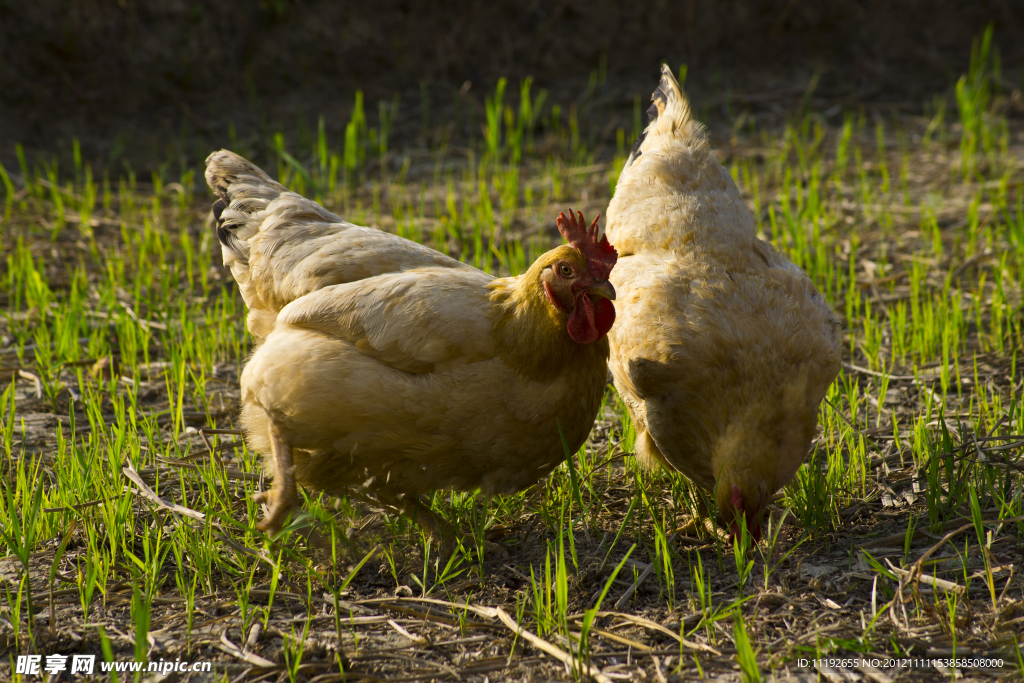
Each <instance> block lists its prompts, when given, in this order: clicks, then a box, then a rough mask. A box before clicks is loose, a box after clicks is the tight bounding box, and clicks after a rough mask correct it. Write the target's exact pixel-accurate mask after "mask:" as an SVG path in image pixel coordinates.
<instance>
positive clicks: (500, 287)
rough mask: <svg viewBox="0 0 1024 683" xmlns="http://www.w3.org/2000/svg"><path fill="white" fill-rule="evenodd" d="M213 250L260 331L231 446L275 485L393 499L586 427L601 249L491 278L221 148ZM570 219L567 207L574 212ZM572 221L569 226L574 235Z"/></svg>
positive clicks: (521, 465) (460, 483)
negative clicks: (263, 467) (257, 455)
mask: <svg viewBox="0 0 1024 683" xmlns="http://www.w3.org/2000/svg"><path fill="white" fill-rule="evenodd" d="M207 163H208V167H207V180H208V182H209V184H210V187H211V188H213V190H214V191H215V192H216V193H217V194H218V195H219V196H220V197H221V199H220V200H219V201H218V202H217V203H216V204H215V205H214V216H215V217H216V219H217V223H218V225H217V234H218V237H219V239H220V240H221V243H222V245H223V252H224V262H225V263H226V264H227V265H228V266H229V267H230V268H231V272H232V273H233V275H234V277H235V279H236V280H237V281H238V284H239V288H240V289H241V292H242V295H243V298H244V299H245V302H246V305H247V306H248V307H249V309H250V313H249V319H248V324H249V328H250V330H251V331H252V332H253V335H254V336H255V337H256V339H257V341H258V342H259V346H258V348H257V349H256V350H255V352H254V353H253V355H252V357H251V359H250V360H249V362H248V364H247V365H246V367H245V369H244V371H243V373H242V378H241V384H242V423H243V425H244V426H245V429H246V432H247V437H248V442H249V444H250V445H251V446H252V447H253V448H255V449H256V450H257V451H259V452H261V453H263V454H264V455H265V457H266V461H267V466H268V469H270V470H271V471H272V472H273V477H274V483H273V487H272V489H271V490H270V491H269V492H268V493H264V494H260V495H259V497H258V500H259V501H260V502H265V503H267V504H268V505H269V507H270V510H269V512H268V514H267V517H266V518H265V519H264V520H263V522H262V523H261V528H264V529H267V530H276V529H279V528H280V527H281V525H282V524H283V522H284V520H285V519H286V517H287V513H288V512H289V511H290V510H291V509H292V508H294V507H295V506H297V505H298V503H299V498H298V494H297V491H296V484H301V485H304V486H308V487H310V488H313V489H317V490H327V491H332V492H338V493H341V492H344V491H345V490H346V489H347V488H348V487H351V486H359V487H361V488H362V489H364V490H367V491H369V492H371V493H373V494H375V495H376V496H377V497H378V498H380V499H381V500H382V501H383V502H386V503H388V504H392V505H396V506H400V507H403V508H405V509H409V507H410V505H411V503H412V502H413V501H415V499H416V496H417V495H418V494H420V493H424V492H427V491H430V490H433V489H437V488H449V487H450V488H459V489H468V490H473V489H476V488H480V489H482V490H484V491H486V492H489V493H506V492H511V491H515V490H518V489H521V488H524V487H526V486H528V485H530V484H532V483H533V482H535V481H536V480H537V479H539V478H540V477H542V476H544V475H545V474H547V473H548V472H550V471H551V469H552V468H554V467H555V466H556V465H558V464H559V463H560V462H562V460H564V459H565V448H564V446H563V443H562V437H561V436H560V434H559V429H561V432H562V434H564V438H565V442H566V443H567V445H568V447H569V449H570V452H572V451H575V450H576V449H577V448H579V446H580V445H581V444H582V443H583V441H584V440H586V438H587V435H588V434H589V432H590V429H591V426H592V425H593V421H594V417H595V415H596V413H597V410H598V407H599V406H600V402H601V397H602V394H603V391H604V383H605V376H606V362H607V356H608V342H607V339H606V338H605V337H604V334H605V333H606V332H607V329H608V327H610V326H611V321H612V320H613V319H614V309H613V307H612V305H611V304H610V303H609V301H608V298H613V297H614V291H613V290H612V289H611V287H610V285H609V284H608V282H607V278H608V273H609V272H610V270H611V267H612V264H614V250H612V249H611V247H609V246H608V245H607V242H606V241H605V242H603V246H602V244H601V243H599V242H597V240H596V221H595V225H594V226H593V230H592V231H591V233H587V232H586V228H585V226H581V225H577V223H576V219H575V218H573V220H572V222H571V225H570V223H569V221H567V220H565V219H564V217H562V218H560V219H559V229H560V230H561V231H562V233H563V235H566V236H567V239H569V236H570V235H574V236H575V241H573V240H572V239H570V244H568V245H562V246H560V247H557V248H556V249H553V250H552V251H550V252H548V253H547V254H544V255H543V256H541V257H540V258H539V259H538V260H537V261H536V262H535V263H534V264H533V265H532V266H531V268H530V269H529V270H528V271H527V272H526V273H525V274H523V275H522V276H520V277H518V278H502V279H496V278H494V277H492V276H490V275H488V274H486V273H483V272H481V271H479V270H476V269H474V268H472V267H470V266H467V265H465V264H462V263H460V262H458V261H456V260H454V259H451V258H449V257H447V256H444V255H443V254H440V253H438V252H435V251H433V250H431V249H428V248H426V247H423V246H421V245H419V244H415V243H413V242H410V241H409V240H405V239H403V238H400V237H398V236H396V235H391V234H388V233H384V232H381V231H379V230H374V229H371V228H363V227H359V226H355V225H352V224H350V223H346V222H344V221H342V220H341V219H340V218H338V217H337V216H335V215H334V214H331V213H330V212H328V211H326V210H324V209H323V208H322V207H320V206H319V205H317V204H315V203H314V202H311V201H309V200H307V199H305V198H303V197H301V196H299V195H297V194H294V193H291V192H287V191H286V190H285V189H284V188H283V187H282V186H281V185H279V184H277V183H275V182H274V181H272V180H271V179H270V178H269V177H267V176H266V174H264V173H263V172H262V171H261V170H259V169H258V168H256V167H255V166H253V165H252V164H250V163H249V162H247V161H245V160H244V159H242V158H241V157H239V156H237V155H235V154H232V153H231V152H227V151H221V152H217V153H215V154H213V155H211V157H210V158H209V159H208V161H207ZM580 221H582V216H580ZM581 231H582V232H581Z"/></svg>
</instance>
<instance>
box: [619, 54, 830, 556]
mask: <svg viewBox="0 0 1024 683" xmlns="http://www.w3.org/2000/svg"><path fill="white" fill-rule="evenodd" d="M652 100H653V102H654V104H653V105H652V106H651V108H650V110H649V112H648V114H649V115H650V117H651V122H650V125H649V126H648V127H647V129H646V131H645V132H644V133H643V134H642V135H641V136H640V138H639V139H638V140H637V142H636V145H635V146H634V148H633V153H632V154H631V155H630V157H629V159H628V160H627V162H626V165H625V167H624V168H623V170H622V174H621V175H620V177H619V180H618V184H617V186H616V188H615V196H614V197H613V199H612V201H611V203H610V204H609V206H608V214H607V233H608V237H609V239H611V241H612V242H613V243H614V244H615V246H616V248H617V249H618V252H619V256H620V259H619V263H618V265H617V266H616V268H615V272H614V273H613V274H612V277H611V279H612V283H613V284H614V285H615V288H616V290H617V292H618V298H617V299H616V302H615V308H616V311H617V314H618V320H617V322H616V324H615V327H613V328H612V330H611V332H610V334H609V340H610V342H611V361H610V366H611V370H612V374H613V376H614V378H615V386H616V388H617V389H618V391H619V394H620V396H621V397H622V399H623V401H624V402H625V404H626V405H627V407H628V409H629V412H630V415H631V416H632V419H633V422H634V424H635V426H636V432H637V439H636V448H635V450H636V453H637V455H638V457H639V458H640V459H641V460H642V461H643V462H645V463H647V464H649V465H654V464H655V463H659V464H661V465H664V466H666V467H669V468H671V469H675V470H678V471H680V472H682V473H683V474H685V475H687V476H688V477H690V479H692V480H693V481H694V482H695V483H697V484H699V485H700V486H702V487H704V488H706V489H709V490H711V491H714V493H715V498H716V501H717V505H718V509H719V512H720V515H721V517H722V519H723V520H724V521H725V523H726V525H727V526H728V527H730V528H731V529H732V530H733V532H734V533H735V531H736V527H737V522H738V518H739V517H740V516H741V515H742V516H745V518H746V524H747V526H748V528H749V529H750V530H751V532H752V533H753V535H754V536H755V538H756V537H758V536H759V534H760V527H759V523H760V522H759V520H760V516H761V513H762V512H763V510H764V508H765V506H766V505H767V504H768V502H769V500H770V498H771V497H772V494H773V493H774V492H775V491H776V490H778V489H779V488H781V487H782V486H784V485H785V484H786V483H787V482H788V481H789V480H790V479H791V478H792V477H793V475H794V473H795V472H796V470H797V469H798V468H799V466H800V463H801V462H802V461H803V459H804V457H805V455H806V454H807V451H808V447H809V444H810V442H811V439H812V438H813V437H814V433H815V430H816V428H817V415H818V407H819V405H820V403H821V401H822V399H823V398H824V396H825V391H826V389H827V388H828V386H829V385H830V384H831V383H832V380H834V379H835V377H836V375H837V374H838V372H839V367H840V347H839V319H838V318H837V316H836V315H835V313H834V312H833V310H832V308H831V307H830V306H829V305H828V303H827V302H826V301H825V299H824V298H823V297H822V295H821V293H820V292H818V290H817V289H816V288H815V287H814V284H813V283H812V282H811V280H810V279H809V278H808V277H807V275H806V274H804V272H803V271H802V270H800V268H798V267H797V266H795V265H794V264H793V263H792V262H790V261H789V259H787V258H786V257H785V256H783V255H781V254H779V253H777V252H776V251H775V250H774V249H773V248H772V246H771V245H770V244H768V243H767V242H764V241H762V240H760V239H758V237H757V234H756V230H755V227H754V221H753V218H752V216H751V215H750V211H749V210H748V209H747V207H746V206H745V205H744V203H743V200H742V198H741V197H740V193H739V190H738V189H737V188H736V184H735V182H733V179H732V177H731V176H730V175H729V173H728V171H726V170H725V168H723V167H722V165H721V164H720V163H719V162H718V160H717V159H715V156H714V154H713V153H712V151H711V147H710V145H709V144H708V141H707V137H706V136H705V133H704V129H703V127H702V126H701V125H700V123H698V122H697V121H696V120H694V118H693V116H692V113H691V111H690V106H689V103H688V102H687V101H686V98H685V97H684V96H683V93H682V91H681V90H680V88H679V84H678V83H677V82H676V79H675V78H674V76H673V75H672V72H671V70H670V69H669V68H668V67H662V77H661V83H660V84H659V87H658V89H657V90H655V92H654V95H653V96H652Z"/></svg>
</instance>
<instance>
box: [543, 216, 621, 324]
mask: <svg viewBox="0 0 1024 683" xmlns="http://www.w3.org/2000/svg"><path fill="white" fill-rule="evenodd" d="M586 226H587V224H586V221H584V220H583V214H582V213H580V212H576V215H573V211H572V209H570V210H569V216H568V217H566V215H565V214H564V213H559V214H558V231H559V232H560V233H562V237H564V238H565V240H566V242H568V243H569V244H567V245H563V246H561V247H558V248H557V249H553V250H551V251H549V252H548V253H546V254H545V255H544V256H542V257H541V259H540V260H539V261H540V262H539V264H538V265H540V266H541V268H542V269H541V273H540V280H541V283H542V284H543V286H544V294H545V295H546V296H547V299H548V301H549V302H550V303H551V305H552V306H554V307H555V308H557V309H558V310H560V311H563V312H565V313H566V314H567V315H568V316H569V321H568V325H567V329H568V332H569V336H570V337H572V339H573V341H575V342H577V343H579V344H590V343H592V342H595V341H597V340H598V339H600V338H601V337H603V336H604V335H606V334H607V333H608V330H610V329H611V327H612V323H613V322H615V306H614V305H613V304H612V301H613V300H614V299H615V288H614V287H612V284H611V283H610V282H609V281H608V276H609V275H610V274H611V272H612V267H613V266H614V265H615V261H616V260H617V259H618V254H617V253H616V251H615V247H613V246H612V245H611V244H609V243H608V238H607V237H602V238H601V239H600V240H598V239H597V229H598V228H597V218H594V222H593V223H591V225H590V228H589V229H588V228H587V227H586Z"/></svg>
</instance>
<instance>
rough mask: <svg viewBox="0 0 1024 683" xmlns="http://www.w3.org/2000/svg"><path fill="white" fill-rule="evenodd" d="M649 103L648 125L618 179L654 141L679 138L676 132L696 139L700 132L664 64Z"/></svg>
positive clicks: (686, 103) (683, 97)
mask: <svg viewBox="0 0 1024 683" xmlns="http://www.w3.org/2000/svg"><path fill="white" fill-rule="evenodd" d="M651 102H652V104H651V106H650V108H649V109H648V110H647V118H648V121H649V123H648V124H647V128H645V129H644V130H643V132H642V133H640V135H638V136H637V138H636V142H634V143H633V149H632V150H631V151H630V153H629V158H628V159H626V164H625V165H624V166H623V167H622V173H621V174H620V177H622V175H625V173H626V171H627V170H628V169H629V167H630V166H632V165H633V162H634V161H636V160H637V159H638V158H640V156H641V155H642V154H643V153H644V151H648V150H649V149H651V147H652V146H653V145H654V144H656V143H655V138H658V137H660V136H662V135H666V134H667V135H672V136H675V135H679V131H681V133H682V135H683V136H684V137H694V138H695V137H697V136H699V135H701V134H702V132H703V129H704V128H703V126H701V124H700V123H698V122H697V121H695V120H694V118H693V115H692V113H691V111H690V103H689V101H687V99H686V96H685V95H683V90H682V88H680V87H679V81H677V80H676V77H675V76H674V75H673V74H672V69H670V68H669V67H668V65H667V64H662V65H661V81H660V82H659V83H658V87H657V88H656V89H655V90H654V92H653V93H652V94H651ZM645 143H646V144H645Z"/></svg>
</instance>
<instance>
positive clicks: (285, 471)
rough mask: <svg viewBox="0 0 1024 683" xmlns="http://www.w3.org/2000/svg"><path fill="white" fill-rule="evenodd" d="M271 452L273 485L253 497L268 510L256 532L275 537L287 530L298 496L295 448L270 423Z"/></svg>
mask: <svg viewBox="0 0 1024 683" xmlns="http://www.w3.org/2000/svg"><path fill="white" fill-rule="evenodd" d="M267 431H268V432H269V433H270V450H271V453H272V454H273V456H274V482H273V484H271V487H270V490H269V491H260V492H258V493H254V494H253V496H252V499H253V500H254V501H255V502H257V503H265V504H266V505H267V506H268V508H269V509H268V510H267V515H266V517H264V518H263V519H262V520H260V522H259V524H257V525H256V528H257V529H259V530H260V531H263V532H266V533H268V534H274V533H277V532H278V531H280V530H281V528H282V527H284V522H285V520H286V519H287V518H288V513H289V512H291V510H292V508H295V507H298V506H299V492H298V490H297V489H296V487H295V465H294V464H293V463H292V447H291V445H290V444H289V443H288V442H287V441H286V440H285V439H284V437H283V436H282V435H281V430H279V429H278V428H277V426H276V425H275V424H274V423H273V421H271V423H270V426H269V427H268V429H267Z"/></svg>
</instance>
